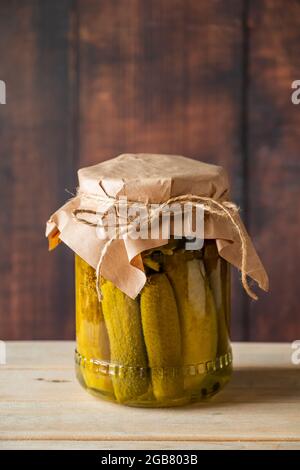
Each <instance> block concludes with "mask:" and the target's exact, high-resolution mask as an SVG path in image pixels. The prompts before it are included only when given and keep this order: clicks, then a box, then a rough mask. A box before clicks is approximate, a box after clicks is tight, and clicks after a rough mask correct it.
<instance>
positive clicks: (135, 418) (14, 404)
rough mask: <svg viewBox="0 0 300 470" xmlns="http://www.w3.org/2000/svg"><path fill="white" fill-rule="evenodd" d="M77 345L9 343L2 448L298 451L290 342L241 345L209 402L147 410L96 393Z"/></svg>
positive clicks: (299, 405)
mask: <svg viewBox="0 0 300 470" xmlns="http://www.w3.org/2000/svg"><path fill="white" fill-rule="evenodd" d="M73 350H74V343H72V342H44V341H39V342H38V341H36V342H8V343H7V364H6V365H0V449H108V450H113V449H232V448H233V449H248V448H250V449H257V448H258V449H277V448H279V449H300V366H296V365H293V364H292V362H291V352H292V349H291V345H290V344H278V343H277V344H263V343H256V344H255V343H243V344H242V343H236V344H234V345H233V351H234V364H235V372H234V375H233V378H232V381H231V383H230V384H229V385H228V386H227V387H226V388H225V390H224V391H222V392H221V393H220V394H219V395H217V396H216V397H214V398H213V399H212V400H211V401H210V402H206V403H205V404H200V405H191V406H186V407H182V408H173V409H141V408H128V407H125V406H120V405H116V404H113V403H108V402H105V401H102V400H99V399H97V398H94V397H92V396H90V395H89V394H88V393H86V392H85V391H84V390H83V389H82V388H81V386H80V385H79V384H78V383H77V381H76V378H75V376H74V367H73Z"/></svg>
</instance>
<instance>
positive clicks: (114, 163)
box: [46, 154, 268, 298]
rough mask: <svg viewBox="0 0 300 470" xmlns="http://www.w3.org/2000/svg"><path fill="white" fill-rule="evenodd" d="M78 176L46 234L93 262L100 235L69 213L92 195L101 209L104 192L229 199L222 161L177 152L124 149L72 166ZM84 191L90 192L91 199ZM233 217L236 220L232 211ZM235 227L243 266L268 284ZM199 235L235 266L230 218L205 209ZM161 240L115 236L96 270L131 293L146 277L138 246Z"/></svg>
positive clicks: (91, 203)
mask: <svg viewBox="0 0 300 470" xmlns="http://www.w3.org/2000/svg"><path fill="white" fill-rule="evenodd" d="M78 178H79V193H78V195H77V196H75V197H74V198H72V199H71V200H69V201H68V202H67V203H66V204H65V205H64V206H62V207H61V208H60V209H58V211H56V212H55V213H54V214H53V215H52V216H51V217H50V219H49V221H48V222H47V227H46V236H47V237H48V239H49V246H50V248H51V249H52V248H55V247H56V246H57V244H58V243H59V242H60V241H63V242H64V243H65V244H66V245H68V246H69V247H70V248H71V249H72V250H73V251H74V252H75V253H77V254H78V255H79V256H80V257H81V258H83V259H84V260H85V261H86V262H87V263H88V264H90V265H91V266H93V267H94V268H96V266H97V264H98V262H99V259H100V257H101V253H102V250H103V248H104V246H105V243H106V240H101V239H99V238H98V237H97V234H96V229H95V227H92V226H89V225H86V224H84V223H80V222H78V221H77V220H76V219H75V218H74V217H73V211H74V210H76V209H82V208H84V209H87V208H88V209H91V210H98V211H99V201H97V196H99V197H101V200H103V203H102V204H103V210H104V209H107V207H108V206H109V205H110V204H111V202H110V199H109V197H113V198H119V197H120V196H126V197H127V199H128V200H129V201H137V202H143V203H163V202H165V201H167V200H168V199H170V198H171V197H175V196H180V195H185V194H193V195H197V196H205V197H210V198H213V199H215V200H217V201H221V202H222V201H226V200H228V199H229V183H228V178H227V174H226V172H225V171H224V169H223V168H222V167H220V166H216V165H209V164H207V163H203V162H199V161H196V160H192V159H189V158H185V157H182V156H177V155H152V154H124V155H120V156H119V157H117V158H114V159H111V160H107V161H105V162H102V163H99V164H98V165H94V166H90V167H87V168H82V169H81V170H79V171H78ZM88 195H92V196H96V197H95V199H93V197H92V198H91V197H88ZM108 196H109V197H108ZM106 198H107V201H106V200H105V199H106ZM100 209H101V208H100ZM236 217H237V219H238V221H239V222H240V223H241V221H240V220H239V215H238V214H237V215H236ZM241 227H242V230H243V232H244V235H245V237H246V242H247V244H246V248H247V250H246V252H247V259H246V269H245V271H246V273H247V275H248V276H249V277H250V278H252V279H253V280H254V281H256V282H257V283H258V285H259V286H260V288H262V289H264V290H268V276H267V274H266V272H265V269H264V267H263V265H262V263H261V261H260V259H259V257H258V255H257V253H256V251H255V249H254V247H253V244H252V242H251V240H250V238H249V236H248V234H247V233H246V230H245V228H244V226H243V225H242V223H241ZM204 236H205V238H206V239H216V242H217V247H218V251H219V254H220V256H221V257H222V258H224V259H225V260H227V261H228V262H229V263H231V264H232V265H234V266H236V267H237V268H238V269H241V263H242V253H241V240H240V238H239V236H238V234H237V233H236V231H235V228H234V227H233V226H232V224H231V223H230V221H228V220H227V219H224V218H221V217H218V216H215V215H213V214H205V223H204ZM167 242H168V240H157V239H156V240H151V239H147V240H142V239H138V240H133V239H130V238H127V239H120V238H116V239H115V240H113V242H112V243H111V244H110V246H109V249H108V250H107V252H106V253H105V255H104V257H103V260H102V264H101V275H102V276H103V277H104V278H106V279H108V280H110V281H112V282H113V283H114V284H115V285H116V286H117V287H118V288H119V289H121V290H122V291H123V292H125V293H126V294H127V295H128V296H130V297H132V298H135V297H136V296H137V295H138V294H139V292H140V291H141V289H142V288H143V286H144V284H145V282H146V275H145V272H144V269H143V263H142V258H141V252H142V251H144V250H147V249H150V248H154V247H157V246H161V245H164V244H166V243H167Z"/></svg>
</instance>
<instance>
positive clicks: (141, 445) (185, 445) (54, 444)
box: [0, 440, 300, 450]
mask: <svg viewBox="0 0 300 470" xmlns="http://www.w3.org/2000/svg"><path fill="white" fill-rule="evenodd" d="M45 449H47V450H124V449H126V450H176V449H177V450H299V449H300V441H298V442H280V441H277V442H275V441H274V442H251V441H250V442H239V441H236V442H224V443H220V442H178V441H168V442H162V443H161V442H153V441H142V442H141V441H131V442H126V445H124V442H107V441H105V442H101V441H32V440H30V441H0V450H45Z"/></svg>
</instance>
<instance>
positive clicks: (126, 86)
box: [79, 0, 246, 339]
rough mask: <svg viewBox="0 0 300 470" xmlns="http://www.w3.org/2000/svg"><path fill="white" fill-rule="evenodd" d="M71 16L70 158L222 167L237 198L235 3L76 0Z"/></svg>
mask: <svg viewBox="0 0 300 470" xmlns="http://www.w3.org/2000/svg"><path fill="white" fill-rule="evenodd" d="M79 17H80V31H79V37H80V54H79V56H80V59H79V63H80V85H81V87H80V91H81V93H80V165H82V166H84V165H90V164H95V163H98V162H99V161H102V160H105V159H108V158H111V157H114V156H116V155H118V154H120V153H124V152H154V153H169V154H173V153H175V154H182V155H186V156H189V157H193V158H196V159H200V160H203V161H207V162H211V163H217V164H221V165H223V166H224V167H226V168H227V170H228V171H229V174H230V176H231V180H232V185H233V191H232V194H233V198H234V199H235V200H236V201H237V203H238V204H242V203H243V194H242V192H243V190H242V186H243V162H242V153H243V152H242V148H241V143H242V142H241V140H242V139H241V127H242V121H241V115H242V101H243V71H242V65H243V56H242V55H243V2H240V1H239V0H228V1H226V2H220V1H218V0H212V1H210V2H199V1H186V0H176V1H174V0H164V1H163V2H162V1H160V0H150V1H149V0H142V1H141V0H129V1H127V2H122V1H114V2H111V1H110V0H101V1H98V0H79ZM233 286H234V309H233V322H232V333H233V337H234V338H235V339H238V338H239V339H242V338H243V337H245V336H246V332H245V331H244V322H243V306H244V298H245V297H244V293H243V292H242V288H241V286H240V282H239V281H237V279H236V277H235V282H234V284H233Z"/></svg>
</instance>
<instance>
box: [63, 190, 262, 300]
mask: <svg viewBox="0 0 300 470" xmlns="http://www.w3.org/2000/svg"><path fill="white" fill-rule="evenodd" d="M80 194H82V193H80ZM82 195H83V196H84V197H85V198H87V199H92V200H94V201H98V202H101V201H102V202H106V203H107V202H108V201H111V202H112V206H113V207H114V208H115V210H116V213H117V215H118V217H120V213H119V206H120V204H121V203H122V202H124V201H122V200H120V199H116V198H114V197H112V196H109V195H107V197H105V198H104V197H102V196H99V195H93V194H85V193H84V194H82ZM175 202H179V203H181V204H184V203H185V202H190V203H192V205H193V206H197V205H199V204H201V205H202V206H203V208H204V211H205V212H207V213H209V214H214V215H216V216H220V217H225V218H226V219H228V220H229V221H230V223H231V224H232V226H233V227H234V229H235V230H236V232H237V234H238V237H239V240H240V243H241V256H242V260H241V281H242V285H243V287H244V289H245V291H246V292H247V294H248V295H249V297H251V298H252V299H254V300H257V296H256V294H255V293H254V292H253V291H252V290H251V288H250V287H249V284H248V280H247V273H246V264H247V240H246V236H245V233H244V231H243V229H242V227H241V224H240V222H239V221H238V219H236V218H235V214H236V213H237V212H238V210H239V209H238V207H237V206H236V205H235V204H234V203H232V202H230V201H222V202H221V201H217V200H215V199H212V198H210V197H205V196H197V195H194V194H184V195H181V196H174V197H171V198H170V199H168V200H167V201H165V202H163V203H162V204H159V205H158V207H156V208H155V209H151V207H150V206H149V204H144V203H143V204H142V203H139V202H134V201H127V200H126V204H128V206H131V207H132V206H136V207H139V204H141V205H142V207H143V208H144V207H145V206H146V207H147V216H146V217H144V218H142V219H141V221H140V226H142V225H143V224H144V223H147V224H148V226H149V225H150V224H151V223H152V221H153V220H154V219H155V217H157V215H159V214H160V212H161V211H162V209H163V208H164V207H166V206H168V205H169V204H171V203H175ZM112 206H110V208H111V207H112ZM149 209H150V210H149ZM108 210H109V209H107V210H106V211H104V212H99V211H94V210H91V209H75V210H74V211H73V212H72V215H73V218H74V219H75V220H76V221H77V222H79V223H83V224H86V225H89V226H92V227H97V226H98V225H99V222H100V220H101V219H102V220H103V219H104V217H105V216H106V215H107V213H108ZM84 214H91V215H94V216H100V220H98V222H97V223H95V222H92V221H90V220H88V219H86V218H84V216H83V215H84ZM134 221H135V218H134V217H130V218H127V219H126V220H124V222H123V223H120V222H117V223H116V224H115V228H116V230H117V237H119V238H122V236H123V235H124V234H125V233H127V236H130V233H131V231H133V229H134V227H132V223H133V222H134ZM130 227H132V229H131V230H130ZM128 229H129V230H128ZM115 239H116V238H114V237H111V238H109V239H108V240H107V241H106V242H105V244H104V247H103V249H102V252H101V255H100V259H99V261H98V264H97V267H96V290H97V295H98V298H99V300H101V299H102V293H101V286H100V282H101V266H102V262H103V259H104V257H105V255H106V253H107V251H108V249H109V247H110V246H111V244H112V243H113V241H114V240H115Z"/></svg>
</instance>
